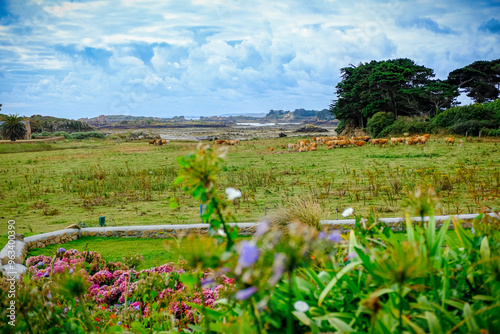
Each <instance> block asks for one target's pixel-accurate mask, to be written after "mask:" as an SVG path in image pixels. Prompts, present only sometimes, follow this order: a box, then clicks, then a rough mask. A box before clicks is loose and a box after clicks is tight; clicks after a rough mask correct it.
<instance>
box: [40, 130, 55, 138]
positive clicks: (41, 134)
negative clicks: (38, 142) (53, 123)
mask: <svg viewBox="0 0 500 334" xmlns="http://www.w3.org/2000/svg"><path fill="white" fill-rule="evenodd" d="M40 136H41V137H50V136H52V133H50V132H49V131H42V133H40Z"/></svg>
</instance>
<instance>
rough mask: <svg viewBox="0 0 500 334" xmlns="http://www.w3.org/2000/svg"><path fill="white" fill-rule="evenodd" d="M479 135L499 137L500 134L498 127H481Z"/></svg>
mask: <svg viewBox="0 0 500 334" xmlns="http://www.w3.org/2000/svg"><path fill="white" fill-rule="evenodd" d="M481 135H482V136H488V137H499V136H500V129H486V128H482V129H481Z"/></svg>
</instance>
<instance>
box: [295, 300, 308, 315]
mask: <svg viewBox="0 0 500 334" xmlns="http://www.w3.org/2000/svg"><path fill="white" fill-rule="evenodd" d="M293 307H295V309H296V310H297V311H299V312H307V311H308V310H309V305H307V303H306V302H303V301H302V300H299V301H296V302H295V304H293Z"/></svg>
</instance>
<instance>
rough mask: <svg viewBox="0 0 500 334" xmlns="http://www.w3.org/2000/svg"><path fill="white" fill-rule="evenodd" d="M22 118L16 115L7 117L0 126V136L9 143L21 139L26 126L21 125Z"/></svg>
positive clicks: (24, 133)
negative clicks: (8, 140) (7, 139)
mask: <svg viewBox="0 0 500 334" xmlns="http://www.w3.org/2000/svg"><path fill="white" fill-rule="evenodd" d="M22 120H23V118H22V117H19V116H18V115H9V116H7V117H6V118H5V122H4V123H3V124H2V125H1V126H0V134H1V135H2V137H4V138H9V139H10V140H11V141H16V139H22V138H24V136H25V135H26V131H27V130H26V126H25V125H24V124H23V123H22Z"/></svg>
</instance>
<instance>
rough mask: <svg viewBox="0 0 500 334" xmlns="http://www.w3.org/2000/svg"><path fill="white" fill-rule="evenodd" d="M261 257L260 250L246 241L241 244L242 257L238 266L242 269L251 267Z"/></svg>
mask: <svg viewBox="0 0 500 334" xmlns="http://www.w3.org/2000/svg"><path fill="white" fill-rule="evenodd" d="M259 256H260V250H259V248H258V247H257V246H255V245H254V244H252V243H250V242H248V241H246V240H244V241H243V242H242V243H241V249H240V257H239V258H238V266H239V267H241V268H246V267H250V266H251V265H252V264H254V263H255V262H257V260H258V259H259Z"/></svg>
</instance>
